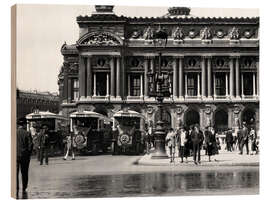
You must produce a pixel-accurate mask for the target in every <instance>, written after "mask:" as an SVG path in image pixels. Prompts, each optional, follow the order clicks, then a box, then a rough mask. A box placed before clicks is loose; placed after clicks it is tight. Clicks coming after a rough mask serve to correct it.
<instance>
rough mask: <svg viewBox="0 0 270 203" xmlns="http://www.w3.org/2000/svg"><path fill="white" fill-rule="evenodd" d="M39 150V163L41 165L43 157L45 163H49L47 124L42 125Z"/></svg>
mask: <svg viewBox="0 0 270 203" xmlns="http://www.w3.org/2000/svg"><path fill="white" fill-rule="evenodd" d="M39 150H40V165H43V159H45V163H46V165H48V164H49V157H48V153H49V132H48V126H47V125H43V126H42V130H41V133H40V138H39Z"/></svg>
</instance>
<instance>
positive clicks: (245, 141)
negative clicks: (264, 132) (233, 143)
mask: <svg viewBox="0 0 270 203" xmlns="http://www.w3.org/2000/svg"><path fill="white" fill-rule="evenodd" d="M248 137H249V133H248V128H247V126H246V123H245V122H243V128H242V130H241V141H240V145H241V147H240V154H243V149H244V146H246V153H247V154H249V148H248V141H249V139H248Z"/></svg>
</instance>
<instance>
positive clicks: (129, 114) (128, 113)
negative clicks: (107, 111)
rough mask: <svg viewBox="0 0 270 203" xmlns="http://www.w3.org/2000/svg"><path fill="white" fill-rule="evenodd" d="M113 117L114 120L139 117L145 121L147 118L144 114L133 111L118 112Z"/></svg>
mask: <svg viewBox="0 0 270 203" xmlns="http://www.w3.org/2000/svg"><path fill="white" fill-rule="evenodd" d="M113 117H114V118H115V117H137V118H142V119H144V120H145V117H144V116H143V115H142V114H140V113H138V112H137V111H132V110H127V111H123V110H121V111H118V112H116V113H115V114H114V115H113Z"/></svg>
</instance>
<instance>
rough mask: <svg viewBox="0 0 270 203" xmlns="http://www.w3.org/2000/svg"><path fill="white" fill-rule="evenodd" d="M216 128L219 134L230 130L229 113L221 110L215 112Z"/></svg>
mask: <svg viewBox="0 0 270 203" xmlns="http://www.w3.org/2000/svg"><path fill="white" fill-rule="evenodd" d="M214 119H215V120H214V121H215V123H214V127H215V130H216V131H217V132H223V131H225V130H227V129H228V112H226V111H225V110H223V109H219V110H217V111H216V112H215V118H214Z"/></svg>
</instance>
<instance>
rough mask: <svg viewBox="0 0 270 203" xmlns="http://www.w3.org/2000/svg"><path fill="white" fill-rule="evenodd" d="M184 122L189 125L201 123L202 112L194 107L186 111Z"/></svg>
mask: <svg viewBox="0 0 270 203" xmlns="http://www.w3.org/2000/svg"><path fill="white" fill-rule="evenodd" d="M184 122H185V125H186V126H187V127H189V126H191V125H194V124H200V114H199V113H198V111H196V110H194V109H191V110H188V111H187V112H186V113H185V118H184Z"/></svg>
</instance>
